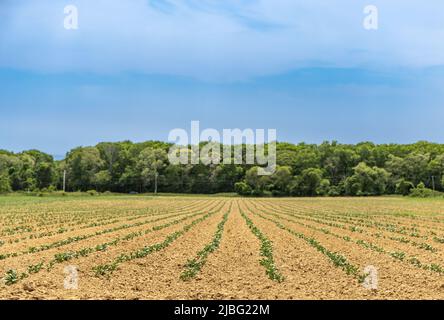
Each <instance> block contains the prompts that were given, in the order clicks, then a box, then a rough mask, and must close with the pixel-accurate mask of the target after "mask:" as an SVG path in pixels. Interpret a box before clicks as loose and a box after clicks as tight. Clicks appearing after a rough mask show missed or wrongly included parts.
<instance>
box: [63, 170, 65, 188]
mask: <svg viewBox="0 0 444 320" xmlns="http://www.w3.org/2000/svg"><path fill="white" fill-rule="evenodd" d="M65 189H66V170H63V192H65Z"/></svg>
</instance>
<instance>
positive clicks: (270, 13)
mask: <svg viewBox="0 0 444 320" xmlns="http://www.w3.org/2000/svg"><path fill="white" fill-rule="evenodd" d="M68 4H74V5H76V6H77V7H78V9H79V29H78V30H66V29H64V28H63V20H64V17H65V16H64V13H63V8H64V6H65V5H68ZM367 4H373V5H376V6H377V7H378V9H379V29H378V30H376V31H375V30H373V31H369V30H365V29H364V28H363V26H362V21H363V19H364V17H365V15H364V13H363V8H364V7H365V5H367ZM442 39H444V3H443V2H442V1H439V0H429V1H427V4H426V5H425V4H424V2H421V1H413V0H391V1H382V0H378V1H377V0H374V1H360V0H356V1H349V0H335V1H325V0H324V1H321V0H311V1H298V0H225V1H216V0H199V1H198V0H184V1H178V0H150V1H149V0H131V1H128V0H106V1H105V0H97V1H90V0H70V1H54V0H39V1H31V0H2V1H1V2H0V112H1V115H2V117H1V126H0V148H3V149H8V150H13V151H20V150H24V149H30V148H38V149H41V150H43V151H46V152H49V153H52V154H56V155H62V154H64V153H65V152H66V151H68V150H69V149H71V148H72V147H75V146H79V145H92V144H96V143H97V142H100V141H119V140H126V139H130V140H133V141H144V140H150V139H159V140H166V139H167V137H168V133H169V131H170V130H172V129H174V128H184V129H187V128H189V126H190V122H191V121H192V120H200V122H201V127H203V128H207V127H211V128H216V129H220V130H221V129H223V128H236V127H238V128H265V129H267V128H276V129H277V135H278V139H279V140H281V141H290V142H300V141H306V142H313V143H319V142H322V141H323V140H333V139H335V140H339V141H341V142H345V143H355V142H359V141H367V140H371V141H374V142H378V143H387V142H397V143H410V142H415V141H418V140H429V141H435V142H442V143H444V126H443V120H442V119H444V105H443V103H444V93H443V92H444V90H442V87H443V84H444V41H442Z"/></svg>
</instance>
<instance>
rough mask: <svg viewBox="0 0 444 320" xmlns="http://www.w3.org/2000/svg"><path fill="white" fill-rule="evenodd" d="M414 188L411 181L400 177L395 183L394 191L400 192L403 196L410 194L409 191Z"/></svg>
mask: <svg viewBox="0 0 444 320" xmlns="http://www.w3.org/2000/svg"><path fill="white" fill-rule="evenodd" d="M414 188H415V186H414V185H413V183H411V182H410V181H406V180H404V179H402V180H400V181H399V182H398V183H397V184H396V193H397V194H402V195H403V196H407V195H409V194H410V191H411V190H412V189H414Z"/></svg>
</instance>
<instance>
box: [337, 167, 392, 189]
mask: <svg viewBox="0 0 444 320" xmlns="http://www.w3.org/2000/svg"><path fill="white" fill-rule="evenodd" d="M389 176H390V174H389V173H388V172H387V171H386V170H384V169H382V168H378V167H373V168H371V167H369V166H367V165H366V164H365V163H364V162H361V163H359V164H358V165H357V166H356V167H355V168H354V174H353V175H352V176H351V177H349V178H347V179H346V180H345V190H346V193H347V194H348V195H358V196H362V195H381V194H383V193H384V192H385V189H386V187H387V183H388V179H389Z"/></svg>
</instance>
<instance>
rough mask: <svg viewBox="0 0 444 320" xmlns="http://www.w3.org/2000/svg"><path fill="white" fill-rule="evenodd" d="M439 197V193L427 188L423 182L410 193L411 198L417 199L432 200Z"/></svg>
mask: <svg viewBox="0 0 444 320" xmlns="http://www.w3.org/2000/svg"><path fill="white" fill-rule="evenodd" d="M437 195H439V192H434V191H433V190H432V189H429V188H426V187H425V185H424V183H422V182H421V183H420V184H418V185H417V186H416V188H413V189H411V191H410V197H415V198H431V197H434V196H437Z"/></svg>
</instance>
